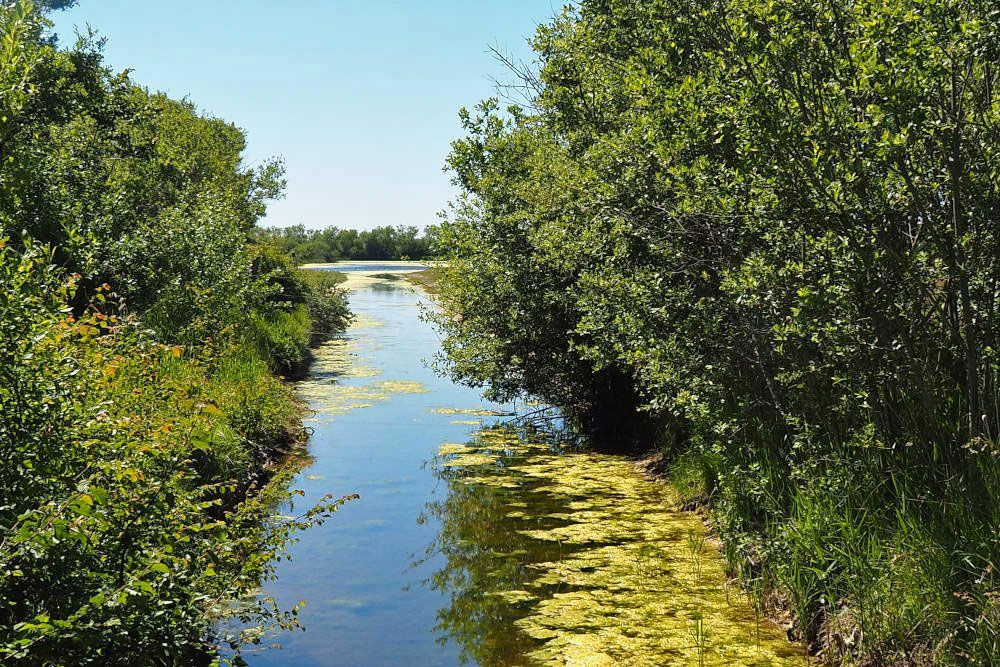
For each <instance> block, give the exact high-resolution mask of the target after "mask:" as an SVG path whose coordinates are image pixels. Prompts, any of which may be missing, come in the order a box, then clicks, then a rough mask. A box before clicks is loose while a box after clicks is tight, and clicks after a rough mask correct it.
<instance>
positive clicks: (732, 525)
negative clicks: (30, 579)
mask: <svg viewBox="0 0 1000 667" xmlns="http://www.w3.org/2000/svg"><path fill="white" fill-rule="evenodd" d="M998 19H1000V9H998V8H997V7H996V6H995V5H994V4H992V3H978V2H965V1H950V0H929V1H928V0H924V1H922V2H914V1H910V0H890V1H888V2H886V1H882V0H880V1H879V2H868V1H865V0H862V1H851V2H845V1H841V0H833V1H825V0H824V1H822V2H799V1H798V0H794V1H793V0H768V1H767V2H756V1H751V2H746V1H743V0H741V1H740V2H735V1H730V0H720V1H718V2H708V3H706V2H701V1H698V2H694V1H689V0H644V1H642V2H635V1H633V0H584V1H583V2H581V3H579V5H578V6H575V7H573V8H569V9H567V10H565V11H564V12H563V14H562V15H561V16H559V17H558V18H555V19H553V20H552V21H551V22H550V23H548V24H546V25H543V26H541V27H540V28H539V30H538V32H537V33H536V35H535V38H534V41H533V44H534V47H535V50H536V52H537V57H538V61H539V67H538V69H537V74H536V73H535V70H534V69H533V68H527V67H526V68H521V67H517V68H516V71H518V72H520V74H521V78H520V80H519V81H517V82H515V85H513V86H512V87H511V88H510V89H509V90H510V91H512V93H517V94H522V95H523V96H524V99H523V102H522V103H521V104H515V105H513V106H510V107H509V108H507V109H500V108H499V105H498V104H497V102H496V101H488V102H486V103H484V104H482V105H481V106H479V107H478V108H477V109H475V110H473V111H472V112H463V114H462V120H463V122H464V124H465V129H466V131H467V136H466V137H465V138H464V139H462V140H460V141H457V142H456V143H455V144H454V149H453V152H452V154H451V157H450V166H451V168H452V169H453V172H454V174H455V178H456V181H457V183H458V184H459V185H460V186H461V188H462V189H463V191H464V194H463V195H462V196H461V197H460V198H459V199H458V200H457V201H456V202H454V204H453V206H452V208H451V210H450V212H449V213H448V216H447V218H448V219H447V221H446V222H445V224H443V226H442V227H441V229H440V231H439V240H438V247H439V248H440V249H441V250H442V252H443V256H442V259H444V260H445V261H446V265H445V266H446V268H443V269H442V270H441V271H440V275H441V280H439V281H438V282H437V285H436V289H437V292H438V298H439V299H440V301H441V303H442V304H443V306H444V311H443V312H442V313H441V314H440V315H439V316H438V322H439V325H440V326H441V328H442V329H443V330H444V332H445V333H446V339H445V341H444V350H445V353H446V354H447V358H448V361H447V363H448V366H449V368H450V370H451V372H452V373H453V375H454V377H456V378H457V379H459V380H462V381H465V382H467V383H469V384H473V385H482V386H486V387H488V388H489V390H490V391H491V393H492V394H493V395H495V396H497V397H500V398H510V397H513V396H517V395H522V394H530V395H534V396H538V397H541V398H543V399H544V400H546V401H550V402H552V403H555V404H557V405H559V406H562V407H563V408H565V410H566V411H567V412H568V413H569V414H571V415H572V416H574V417H575V418H576V421H577V422H578V423H579V425H580V427H581V428H583V429H585V430H588V431H591V432H593V433H594V434H595V435H596V436H597V437H599V438H600V437H609V436H617V438H616V439H617V440H618V441H619V442H621V441H622V440H625V441H627V442H634V443H639V445H638V446H642V445H646V446H650V445H654V444H655V445H656V446H657V447H658V448H659V449H660V450H661V452H662V454H663V456H664V457H665V458H666V459H667V460H668V461H670V462H671V463H672V468H671V470H672V473H671V474H673V476H674V477H675V479H676V480H677V481H678V482H679V483H680V485H681V486H682V487H683V488H684V489H685V491H686V492H687V493H688V494H689V495H690V496H691V497H692V498H696V497H697V498H707V499H709V500H710V502H711V507H712V517H713V519H714V525H715V526H716V529H717V530H718V533H719V536H720V537H721V540H722V542H723V544H724V551H725V556H726V558H727V561H728V567H729V571H730V572H731V574H733V575H736V576H738V578H739V580H740V582H741V583H742V584H743V585H744V587H745V588H746V590H748V591H750V592H751V593H753V595H754V596H755V597H756V599H757V604H758V606H765V607H766V606H771V607H781V608H784V609H787V610H788V611H789V612H791V614H792V615H793V616H794V618H795V622H796V627H797V633H798V635H799V636H800V637H802V638H804V639H805V640H806V641H807V642H809V644H810V645H811V646H812V648H813V649H814V650H816V651H819V652H820V654H821V655H822V657H823V658H824V659H825V660H827V661H828V662H830V663H839V662H858V663H868V662H870V663H876V664H878V663H881V664H931V663H937V664H962V663H970V664H980V665H986V664H996V662H997V661H998V660H1000V585H998V583H1000V579H998V573H997V567H998V566H1000V530H998V526H1000V498H998V494H1000V449H998V445H997V437H998V432H1000V387H998V384H997V379H998V371H1000V357H998V354H1000V352H998V351H1000V317H998V305H1000V299H998V296H1000V290H998V281H1000V235H998V233H997V225H996V220H997V216H998V214H1000V197H998V185H1000V173H998V171H997V169H998V166H997V165H1000V160H998V154H1000V133H998V112H1000V105H998V101H997V98H996V97H995V95H994V92H995V91H996V86H997V83H998V69H997V67H996V61H997V57H998V55H1000V20H998Z"/></svg>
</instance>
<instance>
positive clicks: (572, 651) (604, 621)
mask: <svg viewBox="0 0 1000 667" xmlns="http://www.w3.org/2000/svg"><path fill="white" fill-rule="evenodd" d="M521 435H523V434H519V433H517V432H516V431H513V430H509V429H486V430H484V431H482V432H480V433H479V434H477V436H476V438H475V439H474V440H473V441H472V442H470V443H468V444H465V445H459V444H455V443H449V444H446V445H443V446H442V447H441V449H440V450H439V452H438V458H437V459H436V461H435V464H436V469H437V474H438V475H439V477H441V478H442V479H443V480H445V481H446V482H447V485H448V495H447V497H446V499H445V500H443V501H439V502H435V503H431V504H430V505H429V506H428V510H429V513H430V514H431V515H433V516H435V517H437V518H438V519H439V520H440V522H441V525H442V527H441V532H440V536H439V538H438V541H437V542H436V544H435V545H434V548H435V549H436V550H437V551H438V552H440V553H442V554H443V555H444V556H445V558H446V562H447V564H446V566H445V567H444V568H443V569H442V570H440V571H439V572H437V573H436V574H435V575H434V577H433V578H432V585H434V586H435V587H437V588H438V589H440V590H442V591H447V592H448V593H449V596H450V603H449V605H448V606H447V607H446V608H444V609H442V610H441V612H440V613H439V615H438V630H439V632H441V633H442V636H443V637H444V638H445V639H450V640H453V641H456V642H457V643H458V644H459V646H460V647H461V649H462V653H463V657H464V659H466V660H472V661H475V662H477V663H479V664H483V665H533V664H539V665H753V666H757V665H760V666H763V665H800V664H805V662H806V661H807V658H806V657H805V653H804V651H803V650H802V648H801V647H800V646H798V645H795V644H791V643H789V642H788V641H787V639H786V638H785V634H784V632H783V631H782V630H781V628H779V627H777V626H774V625H772V624H768V623H766V622H760V623H758V622H757V619H756V618H755V616H754V613H753V611H752V609H751V607H750V605H749V603H748V601H747V600H746V599H745V598H743V597H741V596H739V595H737V594H736V592H734V591H728V590H727V588H726V585H725V581H726V579H725V571H724V562H723V558H722V556H721V555H720V553H719V552H718V550H717V549H716V548H715V547H714V546H713V545H712V544H711V543H710V542H709V541H707V540H706V538H705V529H704V526H703V524H702V522H701V520H700V519H699V518H698V517H697V516H695V515H692V514H690V513H685V512H682V511H680V510H679V509H678V506H677V505H678V503H677V499H676V496H675V495H674V494H673V493H671V491H670V490H669V489H668V488H666V487H664V486H663V485H661V484H658V483H656V482H653V481H650V480H648V479H646V478H645V477H643V476H642V475H641V474H639V473H638V472H637V470H636V469H635V466H634V464H633V463H632V462H631V461H629V460H628V459H625V458H622V457H616V456H610V455H604V454H595V453H586V452H583V453H555V452H554V450H553V447H552V446H550V445H549V444H547V443H545V442H543V441H540V440H539V439H537V438H535V439H526V438H524V437H520V436H521Z"/></svg>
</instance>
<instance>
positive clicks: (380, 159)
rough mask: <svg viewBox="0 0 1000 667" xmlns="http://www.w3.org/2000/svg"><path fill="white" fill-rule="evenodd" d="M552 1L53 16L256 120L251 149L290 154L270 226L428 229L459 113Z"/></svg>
mask: <svg viewBox="0 0 1000 667" xmlns="http://www.w3.org/2000/svg"><path fill="white" fill-rule="evenodd" d="M560 7H561V2H558V1H557V0H551V1H550V0H410V1H404V0H351V1H350V2H348V1H342V0H289V1H286V2H276V1H275V0H211V1H208V2H206V1H205V0H170V1H162V2H155V1H150V0H145V1H142V2H137V1H136V0H80V2H79V5H78V6H77V7H76V8H74V9H71V10H69V11H65V12H61V13H58V14H56V15H55V17H54V18H55V22H56V31H57V32H58V33H59V34H60V36H61V39H62V40H63V42H64V43H66V42H69V41H71V40H72V39H73V33H74V30H75V29H76V27H77V26H79V27H81V28H82V27H83V26H86V25H87V24H89V25H91V26H92V27H93V28H94V29H96V30H97V31H98V32H99V33H100V34H101V35H103V36H104V37H106V38H107V40H108V43H107V47H106V55H107V61H108V63H109V64H110V65H111V66H112V67H114V68H115V69H124V68H126V67H127V68H131V69H132V70H133V78H134V79H135V80H136V81H137V82H138V83H141V84H142V85H145V86H148V87H149V88H151V89H154V90H162V91H165V92H167V93H169V94H170V95H171V96H174V97H183V96H189V97H190V98H191V100H193V101H194V102H195V103H196V104H197V105H198V107H199V108H200V109H202V110H204V111H205V112H207V113H209V114H212V115H215V116H219V117H222V118H225V119H227V120H230V121H232V122H234V123H236V124H237V125H239V126H240V127H242V128H244V129H245V130H246V131H247V135H248V138H249V149H248V153H247V158H248V162H250V163H256V162H258V161H260V160H262V159H264V158H266V157H268V156H281V157H283V158H284V159H285V162H286V166H287V170H288V174H287V176H288V190H287V194H286V197H285V199H284V200H282V201H280V202H277V203H274V204H272V205H271V208H270V212H269V214H268V217H267V219H266V220H265V221H264V223H263V224H267V225H280V226H285V225H292V224H298V223H301V224H304V225H306V226H307V227H312V228H321V227H326V226H328V225H337V226H340V227H356V228H359V229H367V228H371V227H374V226H375V225H381V224H392V225H396V224H412V225H417V226H419V227H422V226H424V225H426V224H434V223H435V222H436V221H437V217H436V213H437V211H440V210H441V209H442V208H444V206H445V204H446V202H447V201H448V199H449V198H450V197H451V196H452V193H453V189H452V186H451V185H450V182H449V176H448V175H447V174H445V173H443V172H442V166H443V164H444V159H445V156H446V155H447V152H448V145H449V142H450V141H452V140H453V139H455V138H457V137H458V136H459V134H460V128H459V126H458V120H457V111H458V109H459V107H461V106H463V105H464V106H471V105H473V104H475V103H476V102H477V101H479V100H480V99H482V98H484V97H488V96H490V95H492V94H494V85H493V83H492V80H491V78H500V79H504V78H509V77H507V76H506V75H505V72H504V69H503V67H502V66H501V65H500V64H498V63H497V62H496V61H495V60H494V59H493V58H492V56H491V55H490V54H489V53H488V47H489V46H491V45H492V46H497V47H499V48H501V49H503V50H506V51H508V52H510V53H512V54H514V55H516V56H518V57H520V58H522V59H530V58H531V52H530V49H529V48H528V46H527V43H526V39H527V37H528V36H530V35H531V34H532V33H533V32H534V29H535V26H536V25H537V24H538V23H540V22H544V21H546V20H547V19H548V18H549V17H551V16H552V15H553V14H555V13H557V12H558V11H559V9H560Z"/></svg>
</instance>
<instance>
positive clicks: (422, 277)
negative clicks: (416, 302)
mask: <svg viewBox="0 0 1000 667" xmlns="http://www.w3.org/2000/svg"><path fill="white" fill-rule="evenodd" d="M442 272H443V269H440V268H437V267H431V268H429V269H424V270H423V271H414V272H413V273H407V274H405V275H404V277H405V278H406V280H409V281H410V282H411V283H413V284H414V285H418V286H420V287H422V288H423V289H424V291H425V292H427V293H428V294H435V293H437V285H438V282H439V281H440V280H441V276H442Z"/></svg>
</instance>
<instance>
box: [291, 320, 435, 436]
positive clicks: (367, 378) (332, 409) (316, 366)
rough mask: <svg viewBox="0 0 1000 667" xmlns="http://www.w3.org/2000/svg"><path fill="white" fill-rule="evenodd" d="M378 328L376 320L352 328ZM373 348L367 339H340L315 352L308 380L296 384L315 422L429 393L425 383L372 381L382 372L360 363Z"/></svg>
mask: <svg viewBox="0 0 1000 667" xmlns="http://www.w3.org/2000/svg"><path fill="white" fill-rule="evenodd" d="M377 325H378V323H376V321H374V320H369V321H364V322H361V323H358V322H355V323H354V324H353V325H352V329H354V328H358V327H360V326H377ZM373 345H374V342H373V341H372V340H371V339H370V338H367V337H354V338H337V339H333V340H330V341H327V342H326V343H324V344H323V345H321V346H320V347H319V348H318V349H317V350H316V351H315V352H314V355H313V356H314V360H313V364H312V367H311V369H310V375H309V377H308V378H306V379H305V380H302V381H300V382H298V383H297V384H296V390H297V393H298V395H299V397H300V398H301V399H303V400H305V401H306V402H307V403H308V404H309V408H310V409H311V410H312V411H313V412H314V413H316V415H317V417H315V418H314V419H313V421H314V422H328V421H332V420H333V419H334V418H335V417H336V416H338V415H343V414H346V413H348V412H352V411H354V410H360V409H363V408H370V407H372V406H374V405H376V404H377V403H379V402H381V401H385V400H387V399H388V398H390V397H391V396H392V395H394V394H420V393H426V392H427V388H426V387H425V386H424V385H423V384H421V383H419V382H414V381H412V380H380V381H373V378H376V377H378V376H379V375H381V372H380V371H379V370H377V369H375V368H372V367H370V366H366V365H365V364H363V363H361V362H360V361H359V360H360V359H361V358H363V356H364V353H365V352H368V351H370V350H371V348H372V346H373ZM319 415H321V416H319Z"/></svg>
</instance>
